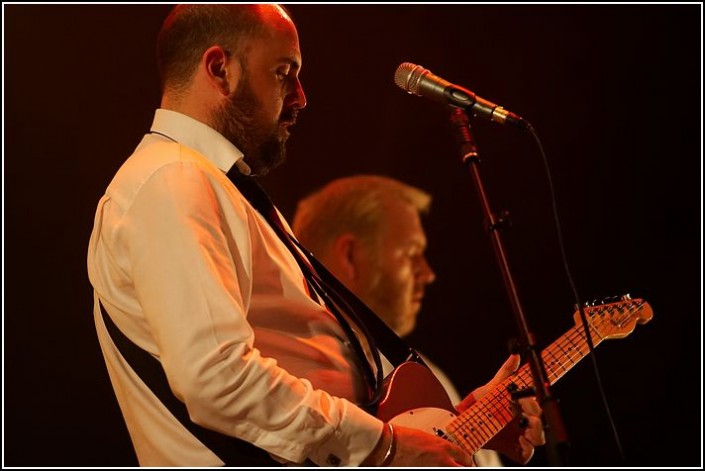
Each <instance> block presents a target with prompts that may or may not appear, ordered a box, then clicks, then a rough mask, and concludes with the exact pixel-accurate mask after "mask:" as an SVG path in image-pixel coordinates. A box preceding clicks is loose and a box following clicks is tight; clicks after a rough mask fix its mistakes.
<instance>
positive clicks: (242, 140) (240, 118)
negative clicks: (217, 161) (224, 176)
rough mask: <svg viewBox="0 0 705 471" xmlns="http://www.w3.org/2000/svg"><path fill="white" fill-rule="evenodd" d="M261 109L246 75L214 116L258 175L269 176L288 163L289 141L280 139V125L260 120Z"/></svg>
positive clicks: (216, 127) (224, 134)
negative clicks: (274, 169) (287, 146)
mask: <svg viewBox="0 0 705 471" xmlns="http://www.w3.org/2000/svg"><path fill="white" fill-rule="evenodd" d="M261 108H262V107H261V105H260V102H259V100H258V99H257V97H256V96H255V94H254V92H253V91H252V87H250V82H249V80H248V78H247V74H246V73H245V74H243V77H242V80H241V81H240V83H239V84H238V87H237V89H236V90H235V91H234V92H233V93H232V94H231V95H230V96H229V97H228V101H227V103H226V104H225V105H223V106H222V107H221V108H220V109H218V110H216V111H214V113H213V121H214V125H215V129H216V130H217V131H218V132H220V133H221V134H222V135H223V136H225V138H226V139H228V140H229V141H230V142H232V143H233V144H234V145H235V147H237V148H238V149H240V151H242V153H243V154H245V161H246V162H247V164H248V165H249V166H250V168H251V169H252V173H253V174H257V175H265V174H266V173H267V172H269V171H270V170H271V169H273V168H274V167H276V166H278V165H280V164H281V163H282V162H284V160H285V159H286V146H285V145H284V142H285V140H284V139H281V138H279V136H277V130H278V123H273V124H272V123H267V122H265V121H264V120H263V119H262V118H261V117H259V116H258V111H259V110H260V109H261Z"/></svg>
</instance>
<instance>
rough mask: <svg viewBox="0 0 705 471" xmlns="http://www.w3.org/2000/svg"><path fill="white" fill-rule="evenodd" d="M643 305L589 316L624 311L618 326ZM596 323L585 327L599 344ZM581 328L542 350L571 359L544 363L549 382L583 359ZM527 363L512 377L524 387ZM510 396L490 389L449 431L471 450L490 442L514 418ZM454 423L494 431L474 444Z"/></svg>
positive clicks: (529, 380)
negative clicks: (473, 421)
mask: <svg viewBox="0 0 705 471" xmlns="http://www.w3.org/2000/svg"><path fill="white" fill-rule="evenodd" d="M643 304H644V303H643V302H640V301H639V300H634V301H633V302H629V303H622V304H619V305H608V306H600V307H596V308H594V309H593V311H595V312H593V313H591V317H592V318H593V319H594V318H595V315H599V314H601V313H604V312H605V311H606V312H607V313H608V315H609V317H610V320H608V321H607V322H610V321H614V319H612V317H613V316H612V314H613V312H614V311H615V310H617V311H619V313H620V314H623V313H624V311H625V310H626V311H627V314H626V315H625V316H623V317H624V318H623V319H622V320H621V322H620V321H619V320H617V324H616V325H617V326H619V327H621V326H623V325H624V324H625V323H626V322H628V321H631V319H632V317H633V315H634V314H635V313H637V312H638V311H640V310H641V308H642V307H643ZM602 319H604V318H602ZM597 320H599V319H597ZM596 323H597V322H594V323H592V324H590V325H588V327H589V328H590V329H589V330H591V331H592V334H594V335H595V336H596V337H597V339H598V342H597V344H599V343H600V342H601V341H602V340H603V336H601V335H600V334H599V332H598V331H596V330H595V327H594V324H596ZM613 323H614V322H613ZM581 327H582V326H574V327H572V328H571V329H570V330H569V331H568V332H567V333H566V334H565V335H563V336H561V338H559V339H557V340H556V342H554V343H553V344H551V345H550V346H549V347H547V348H546V350H545V351H544V352H545V353H546V354H549V353H550V354H551V356H553V357H554V358H556V359H557V360H558V358H557V357H556V355H555V353H554V351H555V350H556V349H558V350H560V351H562V352H563V353H564V356H565V358H567V359H568V360H570V362H571V363H572V364H571V365H563V364H562V363H561V362H560V360H559V361H558V365H557V366H558V368H556V366H555V363H549V365H548V366H546V368H547V369H549V370H550V371H549V372H548V374H549V381H550V382H551V383H553V382H554V381H555V380H557V379H559V378H560V377H561V376H563V375H564V374H565V373H567V372H568V371H569V370H570V369H571V368H572V367H573V366H575V365H576V364H577V363H578V362H579V361H580V360H581V359H582V358H584V357H585V356H586V355H587V353H583V352H582V351H581V350H580V344H583V345H587V341H586V339H585V338H584V337H583V329H581ZM576 339H577V340H578V341H579V342H578V344H577V345H576V343H575V342H574V340H576ZM567 343H570V344H571V346H570V347H569V348H568V349H567V350H566V349H565V345H566V344H567ZM573 350H574V351H576V352H577V353H578V354H579V355H578V358H577V360H574V359H572V358H571V357H570V352H571V351H573ZM588 350H589V348H588ZM527 366H528V365H524V366H523V367H522V368H520V369H519V370H518V371H517V373H516V374H515V376H516V377H517V378H518V379H519V381H521V382H522V383H523V385H522V386H523V387H526V386H528V385H530V384H532V383H533V378H532V377H531V375H529V374H528V373H529V369H528V368H527ZM557 369H560V370H562V371H556V370H557ZM551 376H552V378H551ZM517 378H512V377H510V378H507V379H506V380H504V381H503V382H502V383H500V386H508V385H509V384H510V383H511V382H512V380H513V379H517ZM514 382H515V384H516V381H514ZM505 383H506V384H505ZM509 395H510V394H509V393H508V392H507V391H506V389H505V388H502V387H498V388H496V389H495V390H494V391H493V392H491V393H490V397H489V398H487V396H485V397H483V398H482V399H481V400H480V401H478V402H477V403H475V404H473V406H471V407H470V409H469V410H468V411H467V412H471V413H470V414H468V417H466V418H462V416H463V415H466V414H465V412H464V413H463V414H462V415H461V417H458V419H456V421H454V422H453V424H451V427H449V431H450V433H451V434H454V432H455V435H454V437H455V438H456V439H458V438H462V439H463V440H464V441H465V442H466V443H467V444H469V445H471V446H472V447H474V450H477V449H479V448H481V447H482V445H484V444H485V443H487V441H489V440H490V439H491V438H492V436H494V434H496V433H498V432H499V431H500V430H501V429H502V428H503V427H504V426H506V425H507V423H509V422H510V421H511V420H513V418H514V414H513V413H512V412H511V401H510V400H508V396H509ZM507 405H509V407H507ZM472 409H476V410H475V411H472ZM505 413H508V414H509V417H506V415H505ZM481 414H482V415H483V417H484V418H485V420H483V419H482V418H478V417H477V416H479V415H481ZM498 414H499V415H500V416H501V417H502V418H503V419H504V420H506V421H507V422H506V423H504V424H502V423H501V421H499V420H498V419H497V415H498ZM473 419H477V422H476V424H475V425H476V426H475V427H473V426H472V425H471V424H470V422H471V421H472V420H473ZM487 419H489V421H486V420H487ZM455 424H458V425H462V426H465V427H468V426H469V427H470V430H471V431H475V430H478V429H479V430H480V431H481V432H486V431H487V429H488V428H490V431H491V432H494V434H493V435H491V436H490V438H489V439H487V438H486V437H483V439H485V441H484V442H482V443H479V440H475V441H474V442H473V443H471V441H470V437H476V435H468V434H463V435H462V436H461V437H458V436H457V435H458V434H457V430H458V429H459V428H460V427H459V426H455Z"/></svg>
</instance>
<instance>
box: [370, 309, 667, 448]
mask: <svg viewBox="0 0 705 471" xmlns="http://www.w3.org/2000/svg"><path fill="white" fill-rule="evenodd" d="M584 311H585V316H586V318H587V319H588V324H589V331H590V336H591V338H592V343H593V346H597V345H598V344H600V343H601V342H602V341H603V340H607V339H620V338H624V337H626V336H627V335H629V334H630V333H631V332H632V331H633V330H634V327H635V326H636V324H645V323H647V322H649V321H650V320H651V318H652V317H653V311H652V310H651V307H650V306H649V304H648V303H646V302H644V301H643V300H641V299H629V297H628V296H626V297H624V298H622V300H621V301H618V302H612V303H608V304H602V305H599V306H588V307H585V308H584ZM573 317H574V319H575V324H576V325H575V326H574V327H572V328H571V329H570V330H569V331H568V332H566V333H565V334H563V335H562V336H561V337H560V338H558V340H556V341H555V342H553V343H552V344H551V345H549V346H548V347H547V348H546V349H544V350H543V351H542V352H541V358H542V359H543V363H544V367H545V370H546V375H547V380H549V381H550V384H554V383H555V382H556V381H558V379H560V378H561V377H562V376H563V375H564V374H565V373H567V372H568V371H569V370H570V369H571V368H572V367H573V366H575V365H576V364H577V363H578V362H579V361H580V360H582V359H583V358H584V357H585V356H586V355H587V354H588V353H589V347H588V343H587V339H586V337H585V328H584V326H583V325H582V319H581V317H580V313H579V312H578V311H576V312H575V314H574V315H573ZM532 385H533V380H532V375H531V371H530V369H529V365H528V364H524V365H523V366H521V367H520V368H519V369H518V370H517V371H516V372H515V373H514V374H512V375H510V376H509V377H508V378H506V379H505V380H504V381H502V382H501V383H500V384H498V385H497V386H496V387H495V388H494V389H492V390H491V391H490V392H488V393H487V394H486V395H484V396H483V397H482V398H480V399H479V400H478V401H477V402H475V403H474V404H473V405H471V406H470V407H469V408H468V409H467V410H465V411H464V412H463V413H462V414H460V415H458V412H457V411H456V410H455V408H454V407H453V404H451V402H450V399H449V398H448V395H447V394H446V392H445V389H444V388H443V386H442V385H441V384H440V382H439V381H438V380H437V379H436V377H435V376H434V375H433V373H431V370H429V369H428V368H426V367H425V366H423V365H421V364H419V363H415V362H406V363H402V364H401V365H399V366H398V367H397V368H396V369H395V370H394V371H393V372H392V373H391V374H390V375H389V376H388V377H387V379H386V389H385V393H384V395H383V397H382V400H381V401H380V404H379V408H378V411H377V417H378V418H380V419H381V420H384V421H388V422H391V423H392V424H398V425H401V426H405V427H411V428H415V429H418V430H423V431H426V432H428V433H431V434H434V435H437V436H439V437H442V438H446V439H448V440H450V441H452V442H454V443H456V444H457V445H459V446H460V447H461V448H463V449H465V451H467V452H468V453H470V454H475V452H477V450H479V449H480V448H482V447H483V446H484V445H485V444H486V443H487V442H489V441H490V440H491V439H492V438H493V437H494V436H495V435H496V434H497V433H499V431H500V430H502V428H504V426H505V425H507V424H508V423H509V422H511V421H512V419H514V417H515V416H516V414H515V406H514V405H513V401H512V397H511V393H510V392H509V391H510V390H511V389H516V388H518V389H523V388H527V387H531V386H532ZM412 396H413V397H412Z"/></svg>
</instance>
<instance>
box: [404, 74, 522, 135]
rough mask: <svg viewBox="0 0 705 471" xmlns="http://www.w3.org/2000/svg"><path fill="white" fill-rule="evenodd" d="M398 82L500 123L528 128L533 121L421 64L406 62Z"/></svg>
mask: <svg viewBox="0 0 705 471" xmlns="http://www.w3.org/2000/svg"><path fill="white" fill-rule="evenodd" d="M394 83H396V84H397V86H398V87H399V88H401V89H402V90H405V91H406V92H408V93H410V94H413V95H418V96H422V97H426V98H430V99H431V100H434V101H438V102H441V103H445V104H447V105H451V106H455V107H457V108H462V109H464V110H466V111H471V112H472V113H473V114H474V115H476V116H479V117H481V118H484V119H488V120H490V121H494V122H495V123H499V124H511V125H514V126H518V127H520V128H524V129H526V128H528V127H529V126H530V124H529V123H528V122H527V121H525V120H524V119H523V118H521V117H520V116H518V115H516V114H514V113H512V112H510V111H507V110H505V109H504V108H502V107H501V106H498V105H495V104H494V103H492V102H491V101H488V100H485V99H484V98H480V97H479V96H477V95H475V94H474V93H473V92H471V91H470V90H468V89H467V88H463V87H460V86H458V85H454V84H452V83H450V82H448V81H447V80H443V79H442V78H440V77H438V76H437V75H433V74H432V73H431V71H430V70H428V69H424V68H423V67H421V66H420V65H416V64H412V63H411V62H404V63H403V64H401V65H400V66H399V67H397V71H396V72H395V73H394Z"/></svg>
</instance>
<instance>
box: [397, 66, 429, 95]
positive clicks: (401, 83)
mask: <svg viewBox="0 0 705 471" xmlns="http://www.w3.org/2000/svg"><path fill="white" fill-rule="evenodd" d="M427 73H428V70H426V69H424V68H423V67H421V66H420V65H416V64H412V63H411V62H404V63H403V64H401V65H399V67H397V71H396V72H395V73H394V83H396V84H397V86H398V87H399V88H401V89H402V90H405V91H407V92H409V93H413V94H414V95H418V94H419V80H420V79H421V77H422V76H424V75H425V74H427Z"/></svg>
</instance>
